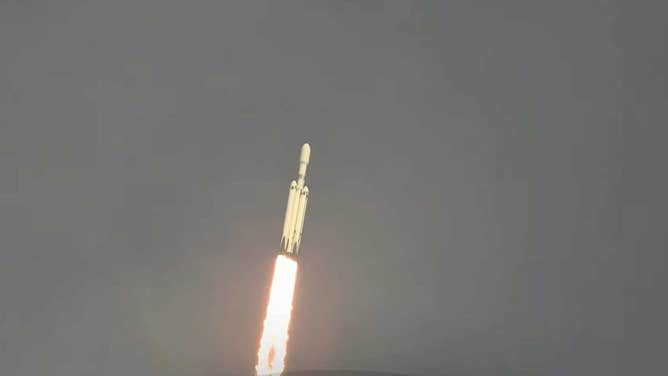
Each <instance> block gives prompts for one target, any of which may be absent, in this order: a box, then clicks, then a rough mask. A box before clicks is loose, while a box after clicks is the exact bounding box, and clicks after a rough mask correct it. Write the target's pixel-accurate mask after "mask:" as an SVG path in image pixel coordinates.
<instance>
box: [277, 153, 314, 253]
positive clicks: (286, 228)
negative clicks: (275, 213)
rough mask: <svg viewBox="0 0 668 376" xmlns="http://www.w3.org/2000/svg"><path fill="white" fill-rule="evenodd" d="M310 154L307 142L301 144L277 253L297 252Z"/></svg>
mask: <svg viewBox="0 0 668 376" xmlns="http://www.w3.org/2000/svg"><path fill="white" fill-rule="evenodd" d="M310 156H311V147H310V146H309V144H304V145H302V150H301V153H300V154H299V169H298V170H297V181H294V180H293V181H292V182H291V183H290V190H289V191H288V205H287V207H286V209H285V219H284V221H283V236H282V237H281V249H280V250H279V253H282V254H285V255H287V256H289V257H296V256H297V255H298V254H299V244H300V243H301V239H302V229H303V228H304V216H305V215H306V204H307V202H308V195H309V193H308V187H307V186H306V185H305V178H306V167H307V166H308V161H309V158H310Z"/></svg>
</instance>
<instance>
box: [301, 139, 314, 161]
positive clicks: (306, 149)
mask: <svg viewBox="0 0 668 376" xmlns="http://www.w3.org/2000/svg"><path fill="white" fill-rule="evenodd" d="M310 157H311V145H309V144H308V143H305V144H304V145H302V152H301V154H300V155H299V161H300V162H306V163H308V161H309V159H310Z"/></svg>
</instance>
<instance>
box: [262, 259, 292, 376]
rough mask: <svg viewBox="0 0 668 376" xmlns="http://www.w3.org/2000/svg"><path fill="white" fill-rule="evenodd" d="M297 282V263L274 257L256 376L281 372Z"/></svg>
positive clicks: (283, 365)
mask: <svg viewBox="0 0 668 376" xmlns="http://www.w3.org/2000/svg"><path fill="white" fill-rule="evenodd" d="M296 279H297V262H296V261H295V260H293V259H291V258H289V257H286V256H283V255H278V257H276V266H275V267H274V279H273V280H272V282H271V292H270V294H269V304H267V316H266V317H265V319H264V330H263V331H262V338H261V339H260V348H259V350H258V352H257V358H258V360H257V365H256V366H255V372H256V374H257V375H258V376H259V375H280V374H281V373H282V372H283V368H285V354H286V352H287V351H286V350H287V346H288V329H289V327H290V315H291V313H292V298H293V295H294V291H295V280H296Z"/></svg>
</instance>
